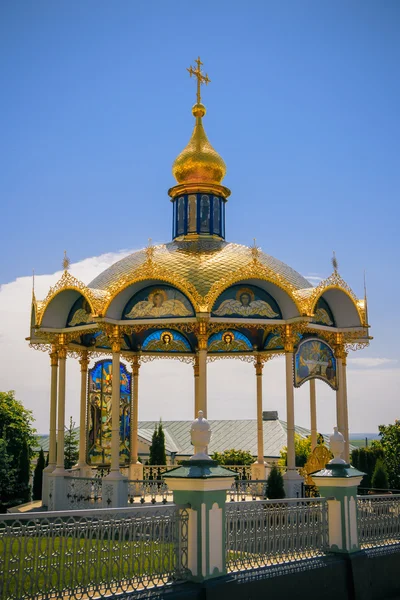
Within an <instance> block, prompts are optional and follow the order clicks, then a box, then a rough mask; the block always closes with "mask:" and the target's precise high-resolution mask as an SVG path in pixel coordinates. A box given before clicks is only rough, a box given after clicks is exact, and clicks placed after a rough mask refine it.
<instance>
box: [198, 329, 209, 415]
mask: <svg viewBox="0 0 400 600" xmlns="http://www.w3.org/2000/svg"><path fill="white" fill-rule="evenodd" d="M197 339H198V346H199V350H198V357H199V378H198V379H199V382H198V409H199V410H202V411H203V414H204V418H207V342H208V335H207V325H206V323H203V322H201V323H200V333H199V335H198V337H197Z"/></svg>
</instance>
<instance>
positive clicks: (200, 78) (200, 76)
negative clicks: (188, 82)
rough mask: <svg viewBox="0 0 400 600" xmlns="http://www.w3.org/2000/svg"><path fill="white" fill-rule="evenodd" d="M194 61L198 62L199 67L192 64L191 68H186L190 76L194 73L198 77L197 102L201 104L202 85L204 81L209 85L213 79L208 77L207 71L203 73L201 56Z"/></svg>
mask: <svg viewBox="0 0 400 600" xmlns="http://www.w3.org/2000/svg"><path fill="white" fill-rule="evenodd" d="M194 62H195V63H196V64H197V68H194V67H192V66H191V67H190V68H189V69H186V70H187V71H189V73H190V77H191V76H192V75H194V76H195V77H197V104H201V95H200V86H201V84H202V83H205V84H206V85H208V84H209V83H210V82H211V79H209V78H208V75H207V73H206V74H205V75H203V73H202V72H201V65H202V64H203V63H202V62H201V60H200V56H199V57H198V59H197V60H195V61H194Z"/></svg>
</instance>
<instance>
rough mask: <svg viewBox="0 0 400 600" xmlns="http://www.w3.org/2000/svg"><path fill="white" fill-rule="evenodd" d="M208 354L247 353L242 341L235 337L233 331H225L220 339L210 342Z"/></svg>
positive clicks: (245, 345) (244, 343)
mask: <svg viewBox="0 0 400 600" xmlns="http://www.w3.org/2000/svg"><path fill="white" fill-rule="evenodd" d="M208 351H209V352H248V351H249V348H248V346H247V344H246V342H245V341H244V340H241V339H239V338H236V337H235V334H234V333H233V331H226V332H225V333H224V334H223V335H222V337H221V339H215V340H212V341H211V343H210V344H209V346H208Z"/></svg>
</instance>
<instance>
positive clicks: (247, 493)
mask: <svg viewBox="0 0 400 600" xmlns="http://www.w3.org/2000/svg"><path fill="white" fill-rule="evenodd" d="M266 491H267V480H266V479H265V480H264V479H259V480H251V479H239V480H238V481H234V482H233V483H232V486H231V489H230V490H228V491H227V492H226V500H227V502H246V501H248V500H267V496H266Z"/></svg>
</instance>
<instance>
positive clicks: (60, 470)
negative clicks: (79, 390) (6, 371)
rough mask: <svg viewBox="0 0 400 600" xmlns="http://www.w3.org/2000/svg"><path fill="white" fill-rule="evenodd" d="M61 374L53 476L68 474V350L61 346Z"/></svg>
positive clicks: (59, 353) (59, 354)
mask: <svg viewBox="0 0 400 600" xmlns="http://www.w3.org/2000/svg"><path fill="white" fill-rule="evenodd" d="M58 360H59V373H58V411H57V413H58V414H57V466H56V469H55V470H54V471H53V475H62V476H64V475H65V474H66V471H65V469H64V431H65V382H66V362H67V348H66V346H64V345H60V347H59V349H58Z"/></svg>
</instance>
